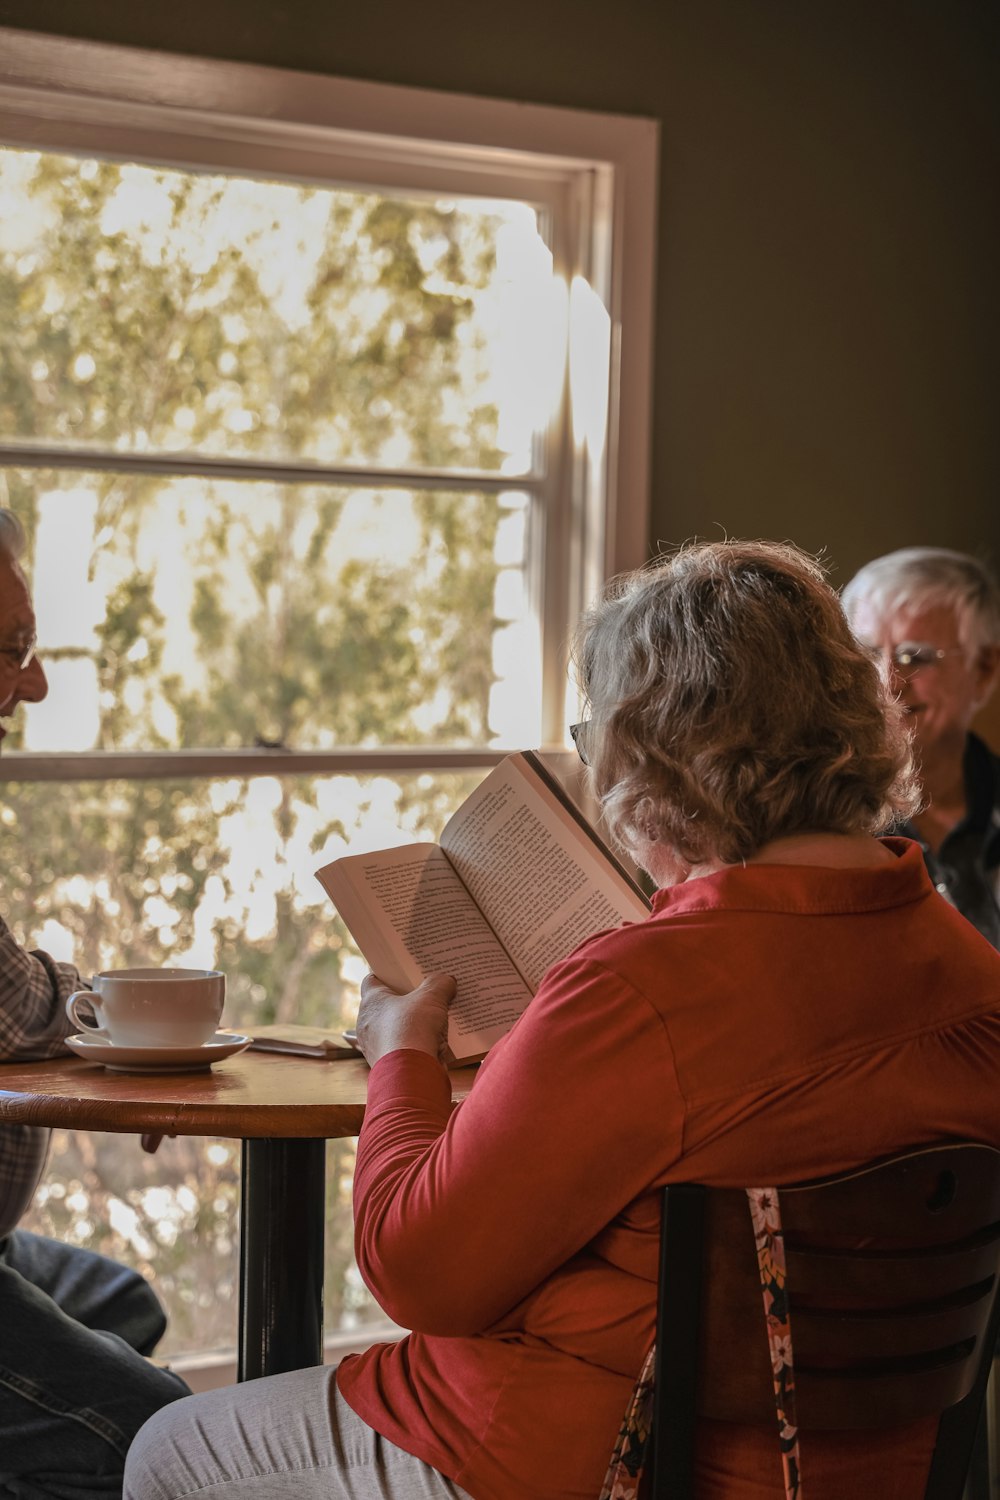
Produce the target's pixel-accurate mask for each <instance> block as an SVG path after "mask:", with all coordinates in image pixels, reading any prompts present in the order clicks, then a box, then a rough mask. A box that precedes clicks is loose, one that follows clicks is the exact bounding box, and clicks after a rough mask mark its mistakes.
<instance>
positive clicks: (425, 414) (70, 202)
mask: <svg viewBox="0 0 1000 1500" xmlns="http://www.w3.org/2000/svg"><path fill="white" fill-rule="evenodd" d="M551 268H552V257H551V254H550V252H549V250H548V248H547V247H546V245H545V244H544V242H543V240H542V238H541V235H540V232H539V216H538V213H537V211H536V210H535V208H533V207H532V206H531V205H530V204H527V203H516V202H508V201H493V200H462V201H445V200H442V199H434V198H431V197H424V198H420V197H403V196H399V195H391V194H386V193H379V192H360V191H357V190H355V189H341V188H327V187H315V186H309V185H304V184H298V183H288V182H285V183H281V182H266V181H260V180H258V179H256V178H247V177H238V176H232V175H222V174H212V173H205V172H185V171H180V170H175V169H166V168H162V167H150V166H142V165H138V164H135V163H119V162H111V161H98V160H81V159H78V158H76V157H71V156H60V155H54V154H49V153H40V152H31V151H21V150H12V149H4V148H0V305H2V306H3V308H4V310H5V311H4V317H3V318H2V319H0V439H11V438H16V439H23V440H31V441H33V442H51V443H55V444H65V443H72V444H94V445H97V446H100V447H105V448H113V449H117V450H120V451H122V452H131V453H145V452H152V451H160V452H176V451H186V450H192V451H198V452H200V453H204V454H218V455H221V456H225V457H233V456H236V455H239V456H243V457H257V458H268V459H275V460H286V461H287V460H295V461H299V460H304V461H311V460H314V461H320V462H325V463H348V462H351V463H365V464H367V463H375V464H379V465H382V466H386V467H390V468H411V467H432V468H439V467H445V468H454V467H458V468H481V469H488V470H493V471H502V472H504V473H508V474H513V473H524V472H525V471H526V470H527V469H528V468H529V467H530V466H531V461H532V437H533V433H534V432H535V431H536V430H537V429H538V428H539V426H540V425H542V424H544V422H545V421H546V420H547V419H548V415H549V413H550V412H551V410H552V407H553V402H554V400H555V397H556V392H557V391H558V388H559V384H560V382H561V379H562V367H563V364H564V359H565V339H564V336H563V337H560V307H561V303H560V301H559V298H558V296H557V295H556V294H555V293H554V292H553V281H552V269H551ZM528 393H530V398H529V396H528Z"/></svg>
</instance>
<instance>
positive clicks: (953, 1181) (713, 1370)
mask: <svg viewBox="0 0 1000 1500" xmlns="http://www.w3.org/2000/svg"><path fill="white" fill-rule="evenodd" d="M780 1203H781V1217H782V1224H783V1228H784V1236H785V1254H786V1262H787V1271H788V1278H787V1288H788V1291H789V1297H790V1308H791V1332H792V1343H793V1350H794V1363H795V1384H796V1402H797V1409H798V1425H799V1433H800V1442H801V1453H802V1478H803V1493H804V1496H805V1500H810V1492H809V1433H810V1431H831V1430H845V1429H858V1428H872V1427H883V1426H891V1425H898V1424H904V1423H909V1422H916V1421H918V1420H920V1419H921V1418H926V1417H929V1416H933V1415H938V1416H939V1417H940V1421H939V1427H938V1437H937V1445H936V1448H935V1452H934V1457H933V1461H932V1464H931V1469H930V1474H929V1478H928V1483H927V1489H926V1492H925V1500H961V1496H962V1492H963V1486H964V1482H965V1478H966V1474H967V1471H968V1468H969V1461H970V1456H971V1452H972V1446H973V1442H974V1438H975V1434H976V1427H977V1423H978V1420H979V1417H980V1413H981V1410H982V1406H983V1399H984V1396H985V1392H986V1382H987V1379H988V1377H989V1372H990V1365H991V1362H992V1354H993V1350H994V1347H995V1345H996V1341H997V1332H998V1325H1000V1297H998V1295H997V1290H998V1286H1000V1152H998V1151H995V1150H993V1149H992V1148H991V1147H989V1146H980V1145H969V1144H957V1145H948V1146H940V1147H932V1148H929V1149H926V1150H919V1151H914V1152H910V1153H908V1154H907V1155H905V1156H898V1157H894V1158H893V1159H891V1160H889V1161H885V1162H882V1163H879V1164H877V1165H875V1166H872V1167H868V1168H866V1169H863V1170H861V1171H858V1172H853V1173H850V1174H849V1175H845V1176H842V1177H837V1178H830V1179H825V1180H824V1181H822V1182H816V1183H806V1184H803V1185H801V1186H794V1187H782V1188H781V1189H780ZM859 1247H860V1248H859ZM660 1289H661V1292H660V1299H659V1309H658V1319H657V1334H656V1341H657V1362H656V1392H655V1405H654V1412H653V1439H652V1444H653V1451H652V1460H651V1462H650V1461H649V1460H647V1467H646V1484H645V1488H644V1494H645V1495H646V1496H647V1497H649V1500H667V1497H669V1500H688V1497H691V1496H693V1494H694V1458H695V1446H694V1433H695V1423H696V1419H697V1418H698V1417H699V1416H705V1417H710V1418H715V1419H717V1420H721V1421H727V1422H737V1423H768V1424H770V1426H771V1428H772V1430H773V1432H774V1442H775V1458H774V1462H775V1475H776V1479H778V1480H779V1481H780V1475H781V1464H780V1458H779V1452H778V1436H777V1426H776V1423H775V1409H774V1390H773V1384H772V1379H771V1366H770V1359H769V1354H768V1346H767V1338H766V1333H765V1325H764V1311H763V1303H762V1299H761V1290H760V1282H759V1278H758V1271H757V1262H756V1254H755V1247H754V1238H753V1230H752V1226H751V1219H750V1213H749V1209H748V1206H747V1197H746V1194H745V1192H743V1191H741V1190H738V1189H721V1188H705V1187H702V1186H699V1185H696V1184H686V1183H685V1184H680V1185H676V1186H672V1187H669V1188H667V1189H666V1190H665V1192H664V1199H663V1228H662V1234H661V1256H660ZM694 1371H697V1377H696V1378H693V1376H692V1372H694ZM650 1480H651V1483H650ZM817 1500H818V1497H817Z"/></svg>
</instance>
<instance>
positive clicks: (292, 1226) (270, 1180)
mask: <svg viewBox="0 0 1000 1500" xmlns="http://www.w3.org/2000/svg"><path fill="white" fill-rule="evenodd" d="M241 1200H242V1208H241V1212H242V1216H243V1230H242V1234H241V1236H240V1350H239V1377H238V1378H239V1379H240V1380H254V1379H256V1378H257V1377H258V1376H259V1375H279V1374H281V1373H282V1372H283V1371H285V1370H300V1369H303V1368H305V1367H306V1366H308V1365H320V1364H322V1363H323V1231H324V1218H325V1207H326V1141H325V1140H267V1139H263V1140H244V1142H243V1176H242V1189H241ZM279 1309H280V1317H279Z"/></svg>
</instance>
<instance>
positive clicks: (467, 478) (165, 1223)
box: [0, 91, 613, 1357]
mask: <svg viewBox="0 0 1000 1500" xmlns="http://www.w3.org/2000/svg"><path fill="white" fill-rule="evenodd" d="M0 92H2V91H0ZM0 105H2V100H0ZM84 115H85V116H86V117H87V118H91V117H90V116H87V112H86V110H85V111H84ZM33 128H34V127H33V125H31V124H30V122H29V126H28V129H29V133H30V131H31V130H32V129H33ZM74 128H75V127H74ZM91 128H93V129H95V130H96V131H97V134H98V135H99V134H100V131H99V130H98V129H97V127H96V126H93V127H91V126H90V125H87V124H84V125H83V126H81V127H80V130H83V131H84V133H86V131H87V130H88V129H91ZM111 128H114V127H113V122H112V127H111ZM184 128H185V129H190V128H191V127H189V126H185V127H184ZM2 130H3V127H2V110H0V140H2V139H3V133H2ZM67 139H68V140H69V137H67ZM208 149H210V148H204V149H203V148H202V146H199V147H198V149H197V150H192V156H191V160H192V161H193V162H197V165H189V166H181V165H177V164H176V162H177V160H178V153H177V152H176V151H173V150H171V151H170V152H169V153H164V155H163V156H162V157H158V158H157V159H155V160H154V159H148V160H143V159H141V153H137V154H133V155H127V154H123V153H122V152H121V151H119V150H114V149H111V150H106V151H104V152H102V151H101V150H98V149H93V150H85V149H81V148H80V145H79V130H78V131H77V133H76V134H75V135H73V136H72V141H71V149H58V148H56V147H55V146H46V148H45V149H38V148H37V147H33V146H30V145H26V144H25V143H24V142H23V141H21V140H20V139H19V134H18V130H17V129H15V130H14V132H13V134H12V136H11V144H9V145H7V146H3V145H0V504H3V505H6V506H9V507H10V508H12V509H13V510H14V511H16V512H17V514H18V515H19V516H20V518H21V520H22V521H23V523H24V527H25V531H26V533H27V537H28V554H27V557H26V567H27V571H28V572H29V575H30V577H31V579H32V582H33V587H34V595H35V604H36V610H37V616H38V636H39V652H40V655H41V657H42V660H43V662H44V665H45V669H46V672H47V674H48V677H49V683H50V693H49V697H48V699H47V700H46V701H45V702H44V703H41V704H37V705H29V706H27V707H26V708H25V709H24V710H22V711H21V713H20V714H18V716H17V718H16V720H15V721H14V723H13V725H12V727H11V732H10V734H9V736H8V738H7V740H6V741H5V748H4V757H3V762H2V765H0V771H2V773H3V777H4V782H5V785H4V792H3V797H2V799H0V822H2V824H3V832H4V849H5V860H4V867H3V875H4V879H3V908H2V909H3V912H4V915H5V917H6V918H7V920H8V921H9V922H10V924H11V926H12V928H13V929H14V931H15V933H16V934H17V935H18V937H19V938H21V939H22V940H23V941H24V942H25V943H27V944H28V945H29V946H37V947H41V948H45V949H46V950H47V951H49V952H50V953H52V954H53V955H54V956H55V957H57V958H62V959H69V960H72V961H73V962H75V963H76V964H77V966H78V967H79V968H80V970H81V972H82V973H84V974H85V975H86V974H88V973H90V972H93V971H94V970H96V969H98V968H106V967H109V966H124V965H132V964H171V965H184V964H192V965H211V966H217V967H219V968H221V969H222V970H224V972H225V973H226V975H227V1002H226V1010H225V1015H224V1023H225V1024H227V1025H229V1026H231V1027H241V1028H247V1029H252V1028H253V1026H254V1025H255V1024H257V1025H259V1024H263V1023H267V1022H271V1021H300V1022H303V1023H306V1024H315V1025H325V1026H331V1027H338V1028H339V1027H342V1026H346V1025H349V1024H350V1023H351V1021H352V1020H353V1018H354V1015H355V1012H356V1007H357V1001H358V991H359V985H360V980H361V978H362V976H363V974H364V973H365V970H366V965H365V963H364V961H363V960H362V958H361V956H360V955H359V954H358V952H357V951H356V949H355V948H354V946H353V944H352V942H351V940H350V937H349V935H348V934H347V932H346V930H345V929H344V927H343V925H342V924H341V922H340V920H339V918H338V917H337V916H336V914H335V913H334V911H333V910H332V908H331V907H330V904H329V902H328V900H327V898H326V897H325V895H324V893H323V892H322V890H321V889H320V887H319V885H318V883H317V882H316V880H315V878H314V871H315V869H316V868H317V867H318V866H319V865H320V864H322V863H324V862H326V861H328V860H330V859H332V858H335V857H336V856H337V855H338V854H339V853H342V852H346V851H348V850H350V851H353V852H358V851H361V850H364V849H365V848H378V847H382V846H385V845H386V844H391V843H396V842H400V841H402V840H405V839H414V840H416V839H422V838H428V837H431V838H434V837H436V836H437V835H438V833H439V832H440V829H441V826H442V824H443V823H444V821H445V820H446V818H447V817H448V816H449V814H450V813H451V812H452V811H453V810H454V808H455V807H456V806H457V805H458V804H459V803H460V802H461V801H462V800H463V798H464V797H465V796H466V795H467V794H468V793H469V791H470V790H471V789H472V787H473V786H474V785H475V783H476V781H477V780H478V779H479V778H480V777H481V776H482V775H483V774H484V771H485V769H487V768H488V767H489V765H490V764H492V763H494V762H495V761H496V760H497V759H498V758H499V757H500V755H502V754H503V753H504V751H505V750H506V749H509V748H517V747H523V746H532V745H539V744H547V745H549V746H550V747H553V748H556V749H558V748H559V747H560V744H561V743H562V725H563V724H564V723H565V721H566V699H567V693H568V687H567V683H566V673H565V656H566V641H567V637H568V633H569V626H570V622H571V620H572V617H573V613H574V610H575V608H578V606H579V603H580V602H581V587H582V585H581V583H580V582H579V580H580V579H582V578H583V577H584V575H585V573H586V568H587V567H590V568H591V574H590V577H591V578H593V577H594V576H597V575H595V574H594V571H593V569H594V565H593V558H594V557H596V555H597V551H596V550H595V548H596V542H595V537H596V536H597V532H595V531H594V524H595V523H594V520H593V511H592V509H588V506H590V505H591V502H590V501H589V500H588V501H586V503H585V502H584V500H583V499H582V498H580V497H581V495H583V493H584V491H585V490H586V488H587V485H588V484H591V485H592V484H593V475H594V474H595V473H597V471H598V469H599V467H600V464H601V463H602V462H603V446H604V444H605V436H604V434H605V429H606V426H607V421H608V416H607V411H608V381H609V379H610V375H609V371H610V369H611V368H612V364H613V360H612V356H611V349H610V333H609V323H608V317H607V314H606V313H605V312H604V309H603V306H602V305H601V303H600V300H599V298H597V297H596V295H595V294H594V293H593V292H592V291H591V290H590V289H589V287H588V286H587V285H586V284H585V283H582V282H581V281H580V278H579V277H575V279H574V278H573V276H572V275H571V269H572V265H573V264H575V261H574V259H573V254H572V253H568V252H567V246H568V245H571V243H572V241H573V235H574V234H577V235H578V234H579V233H580V232H581V231H580V222H582V221H580V222H578V220H579V219H580V215H579V213H578V204H577V201H576V199H575V198H573V197H572V195H570V196H566V195H565V194H564V195H563V197H559V194H558V193H556V190H555V189H552V191H549V189H548V188H545V189H542V188H539V190H538V192H537V193H535V192H534V191H533V189H532V184H533V181H534V179H533V178H532V176H531V174H530V172H529V173H528V174H527V176H526V177H525V179H524V183H523V184H522V188H521V190H520V191H515V190H514V189H513V188H512V187H511V186H510V184H509V182H508V181H507V180H506V179H505V180H504V182H503V183H499V182H497V181H495V180H494V179H493V178H492V177H491V174H490V173H489V172H486V171H483V172H482V173H481V176H482V183H481V186H480V188H479V189H478V190H475V191H469V192H465V191H463V192H457V191H455V181H454V178H453V177H451V178H449V177H448V176H447V173H445V174H444V176H445V178H447V181H446V183H445V185H444V186H442V187H441V188H440V189H437V188H435V187H434V185H433V182H428V181H422V183H421V184H418V185H417V186H416V187H414V186H413V185H412V183H411V182H410V181H409V180H407V182H406V184H405V185H399V184H398V183H396V184H395V185H394V181H393V173H392V172H391V171H388V172H387V173H386V185H385V186H382V187H379V186H377V185H374V186H373V185H372V184H373V183H375V184H377V183H378V182H379V180H380V178H379V173H378V170H377V169H375V168H373V167H372V164H371V162H370V160H369V159H368V158H364V159H363V160H362V161H361V165H360V166H359V167H358V170H357V172H356V173H355V174H353V175H350V174H349V176H348V178H346V179H345V180H343V181H341V180H340V177H339V176H338V174H337V173H335V172H331V175H330V177H329V179H324V178H323V176H322V174H319V176H317V173H316V172H315V171H313V170H310V171H309V172H305V173H303V174H302V176H301V177H299V176H298V175H297V174H295V173H290V174H289V176H288V177H287V178H286V179H284V180H279V179H280V174H276V173H275V172H273V171H272V172H271V173H270V175H268V174H267V173H266V172H261V171H258V170H255V169H249V168H248V169H237V168H236V167H234V166H233V165H232V164H231V161H230V159H229V158H228V157H223V158H221V159H223V160H224V161H225V163H226V164H225V165H224V166H215V165H212V164H211V163H209V162H207V161H206V157H205V150H208ZM221 149H222V148H221V147H220V151H221ZM253 149H255V148H254V147H253V146H252V145H251V146H250V147H248V148H247V150H248V151H249V152H250V154H251V155H252V152H253ZM310 149H312V147H311V146H310ZM310 159H311V158H310ZM338 159H339V158H338ZM166 162H169V163H170V164H165V163H166ZM574 170H576V169H575V168H574ZM405 175H406V174H405V173H404V174H403V176H404V177H405ZM411 175H412V174H411ZM578 175H580V174H578ZM431 176H433V173H431ZM424 177H425V178H426V177H427V173H426V172H425V173H424ZM539 181H541V178H539ZM580 181H581V183H583V187H582V188H581V189H580V191H581V193H582V195H583V198H584V199H585V198H586V197H587V195H588V194H590V195H591V196H593V194H594V188H593V183H592V182H591V181H590V179H589V178H587V176H586V174H585V173H584V174H582V175H580ZM588 184H589V185H588ZM562 191H563V190H562V189H561V188H560V189H559V192H560V193H561V192H562ZM574 191H576V190H575V189H574ZM555 202H558V204H559V205H561V206H560V207H558V208H556V209H554V208H553V203H555ZM560 245H561V246H562V249H561V250H560V248H559V246H560ZM567 266H569V267H570V270H567ZM604 269H605V272H606V271H607V267H605V268H604ZM571 281H572V286H571V284H570V283H571ZM574 318H575V319H576V322H577V324H578V326H579V329H580V330H581V331H582V332H581V336H580V337H579V338H578V340H577V347H576V350H575V352H574V348H573V346H572V339H571V325H572V323H573V320H574ZM574 381H576V383H577V387H578V389H577V391H576V396H575V397H574V399H573V401H571V399H570V398H571V396H572V394H573V393H572V392H571V389H570V387H571V385H572V384H573V382H574ZM581 393H582V394H581ZM571 406H572V408H573V409H572V412H571V409H570V408H571ZM588 424H589V425H588ZM595 432H596V433H597V437H596V439H595V437H594V433H595ZM588 434H589V438H588ZM588 441H589V443H590V450H589V451H588ZM584 471H586V473H587V474H589V475H590V478H589V479H585V480H581V477H580V476H581V475H582V474H584ZM581 485H582V486H583V488H582V489H581ZM574 496H576V498H575V499H574ZM588 528H589V530H588ZM585 533H586V535H585ZM588 559H590V560H591V561H590V562H588V561H587V560H588ZM573 579H576V580H577V582H576V583H575V584H574V583H573V581H572V580H573ZM569 716H570V717H572V716H573V715H572V714H570V715H569ZM353 1160H354V1143H353V1141H337V1142H331V1143H329V1146H328V1152H327V1163H328V1171H327V1192H328V1209H329V1212H328V1225H327V1267H326V1287H327V1292H326V1297H327V1327H328V1331H329V1330H336V1329H338V1328H340V1329H350V1328H361V1327H364V1326H365V1325H367V1324H375V1323H377V1322H378V1321H379V1320H380V1319H381V1314H380V1312H379V1309H378V1308H377V1307H375V1306H374V1304H373V1303H372V1301H371V1299H370V1297H369V1296H368V1294H367V1292H366V1291H365V1289H364V1287H363V1286H362V1284H361V1282H360V1278H359V1276H358V1273H357V1269H356V1266H355V1264H354V1261H353V1255H352V1248H351V1240H352V1223H351V1210H350V1193H351V1178H352V1170H353ZM238 1173H239V1143H238V1142H233V1141H204V1140H199V1139H192V1138H188V1139H179V1140H176V1141H166V1142H164V1143H163V1145H162V1146H161V1148H160V1151H159V1153H158V1154H157V1156H155V1157H149V1156H146V1155H144V1154H143V1153H142V1152H141V1151H140V1148H139V1144H138V1142H137V1141H134V1140H132V1139H131V1138H128V1137H122V1136H112V1135H99V1134H93V1135H91V1134H85V1133H75V1132H63V1131H59V1132H56V1133H55V1135H54V1147H53V1153H52V1158H51V1161H50V1164H49V1169H48V1171H47V1174H46V1177H45V1180H44V1182H43V1185H42V1188H41V1190H40V1192H39V1194H38V1196H37V1200H36V1203H35V1205H34V1207H33V1209H32V1212H31V1216H30V1219H29V1220H28V1225H29V1227H32V1228H34V1229H36V1230H38V1231H40V1232H42V1233H49V1234H53V1235H55V1236H57V1237H59V1238H62V1239H65V1240H68V1241H70V1242H72V1243H75V1244H79V1245H82V1246H86V1247H88V1248H93V1249H98V1250H101V1251H104V1252H106V1253H108V1254H111V1255H114V1256H116V1257H118V1258H120V1259H122V1260H125V1261H127V1262H129V1263H132V1264H134V1265H136V1266H138V1267H139V1268H141V1269H142V1270H143V1271H144V1272H146V1273H147V1274H148V1275H150V1276H151V1277H152V1279H153V1280H154V1282H155V1284H156V1285H157V1288H158V1289H159V1291H160V1293H161V1295H163V1297H164V1300H165V1301H166V1303H167V1305H168V1309H169V1312H170V1317H171V1323H170V1331H169V1334H168V1339H167V1341H166V1342H165V1344H164V1350H165V1352H167V1353H168V1354H170V1355H172V1356H174V1357H176V1356H177V1355H179V1354H183V1353H185V1352H187V1351H193V1350H210V1349H213V1348H225V1347H231V1346H232V1345H233V1344H234V1343H235V1332H236V1317H237V1297H238V1289H237V1253H236V1251H237V1247H236V1211H237V1206H238V1196H239V1192H238Z"/></svg>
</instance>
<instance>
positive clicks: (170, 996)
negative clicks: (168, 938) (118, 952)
mask: <svg viewBox="0 0 1000 1500" xmlns="http://www.w3.org/2000/svg"><path fill="white" fill-rule="evenodd" d="M91 984H92V985H93V989H92V990H76V991H75V993H74V994H72V995H70V996H69V998H68V999H67V1001H66V1014H67V1015H68V1016H69V1018H70V1020H71V1021H72V1022H73V1023H74V1025H76V1026H78V1027H79V1029H80V1031H81V1032H83V1034H84V1035H85V1036H93V1037H94V1038H101V1039H103V1040H104V1041H109V1042H114V1043H116V1044H117V1045H118V1046H120V1047H200V1046H202V1045H203V1044H204V1043H205V1042H208V1041H210V1040H211V1039H212V1037H213V1036H214V1035H215V1032H216V1031H217V1029H218V1025H219V1021H220V1019H221V1017H222V1007H223V1004H224V1002H225V998H226V976H225V975H224V974H220V973H219V971H218V970H217V969H109V970H107V972H106V973H103V974H95V975H94V976H93V978H92V980H91ZM95 1023H96V1024H95Z"/></svg>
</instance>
